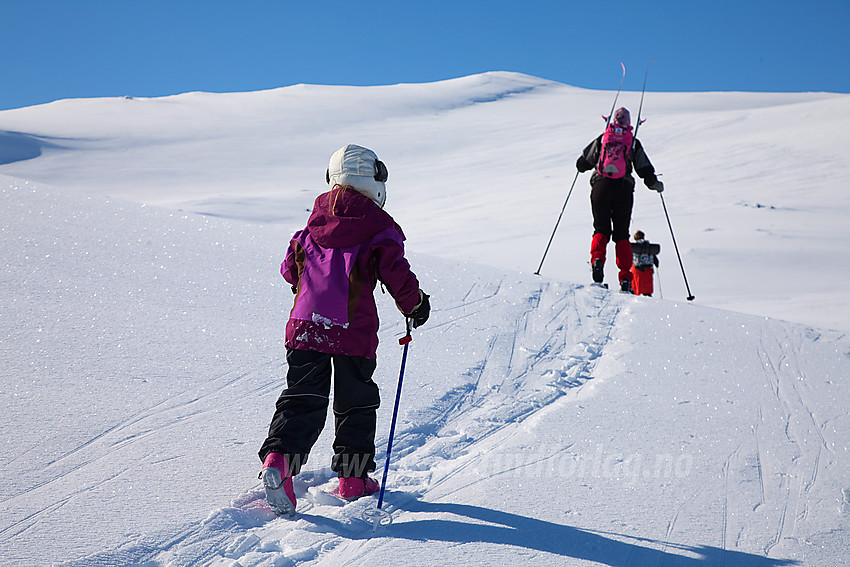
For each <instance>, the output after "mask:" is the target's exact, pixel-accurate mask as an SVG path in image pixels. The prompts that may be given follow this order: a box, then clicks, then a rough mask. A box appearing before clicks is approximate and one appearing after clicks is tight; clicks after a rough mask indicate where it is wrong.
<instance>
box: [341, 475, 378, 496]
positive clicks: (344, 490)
mask: <svg viewBox="0 0 850 567" xmlns="http://www.w3.org/2000/svg"><path fill="white" fill-rule="evenodd" d="M380 489H381V485H379V484H378V481H377V480H375V479H374V478H369V477H368V476H367V477H366V478H358V477H356V476H342V477H340V478H339V497H340V498H342V499H344V500H357V499H358V498H360V497H361V496H369V495H370V494H375V493H376V492H378V490H380Z"/></svg>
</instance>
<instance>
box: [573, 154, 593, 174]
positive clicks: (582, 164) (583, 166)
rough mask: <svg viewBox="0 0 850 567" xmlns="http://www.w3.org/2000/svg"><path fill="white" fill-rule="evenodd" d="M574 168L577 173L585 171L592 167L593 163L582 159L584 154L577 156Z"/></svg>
mask: <svg viewBox="0 0 850 567" xmlns="http://www.w3.org/2000/svg"><path fill="white" fill-rule="evenodd" d="M576 169H577V170H578V172H579V173H584V172H585V171H589V170H591V169H593V164H592V163H590V162H589V161H587V160H586V159H584V156H578V159H577V160H576Z"/></svg>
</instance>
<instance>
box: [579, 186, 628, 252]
mask: <svg viewBox="0 0 850 567" xmlns="http://www.w3.org/2000/svg"><path fill="white" fill-rule="evenodd" d="M634 199H635V195H634V187H633V186H631V185H630V184H628V183H626V181H625V180H624V179H607V178H604V177H601V178H600V179H599V180H598V181H597V182H596V183H594V184H593V187H592V188H591V191H590V206H591V210H592V211H593V233H594V234H604V235H605V236H607V237H609V238H611V240H613V241H614V242H618V241H620V240H628V238H629V224H631V221H632V207H633V205H634Z"/></svg>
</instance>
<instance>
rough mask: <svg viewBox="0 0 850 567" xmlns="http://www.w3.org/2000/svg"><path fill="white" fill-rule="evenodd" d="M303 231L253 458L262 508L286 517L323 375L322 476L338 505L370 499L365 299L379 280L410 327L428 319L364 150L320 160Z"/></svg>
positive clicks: (368, 301)
mask: <svg viewBox="0 0 850 567" xmlns="http://www.w3.org/2000/svg"><path fill="white" fill-rule="evenodd" d="M325 178H326V181H327V182H328V185H330V191H328V192H326V193H323V194H322V195H319V197H318V198H316V201H315V204H314V206H313V211H312V214H311V215H310V218H309V220H308V222H307V226H306V228H304V229H303V230H300V231H298V232H296V233H295V235H294V236H293V237H292V240H291V241H290V243H289V249H288V250H287V253H286V259H285V260H284V261H283V263H282V264H281V268H280V271H281V274H282V275H283V277H284V279H285V280H286V281H287V282H289V283H290V284H291V285H292V291H293V293H295V303H294V305H293V307H292V312H291V313H290V316H289V321H288V322H287V324H286V360H287V363H288V367H289V368H288V371H287V375H286V382H287V387H286V389H285V390H283V392H282V393H281V395H280V397H279V399H278V401H277V406H276V410H275V413H274V417H273V418H272V421H271V425H270V426H269V434H268V438H267V439H266V440H265V442H264V443H263V445H262V447H261V449H260V451H259V456H260V460H262V461H263V468H262V471H261V473H260V477H261V478H262V480H263V485H264V487H265V491H266V499H267V501H268V503H269V506H270V507H271V509H272V510H274V512H275V513H277V514H279V515H282V516H283V515H288V516H294V515H295V504H296V501H295V492H294V490H293V486H292V477H293V476H295V475H297V474H298V473H299V471H300V470H301V467H302V466H303V465H304V463H305V462H306V461H307V457H308V455H309V453H310V449H311V448H312V447H313V445H314V444H315V442H316V440H317V439H318V437H319V434H320V433H321V431H322V428H323V426H324V423H325V417H326V415H327V409H328V403H329V401H328V399H329V395H330V387H331V367H333V375H334V378H333V383H334V402H333V412H334V419H335V424H334V425H335V438H334V442H333V449H334V456H333V459H332V462H331V468H332V469H333V470H334V471H335V472H336V473H337V474H338V476H339V495H340V496H341V497H342V498H344V499H347V500H353V499H356V498H359V497H361V496H365V495H369V494H373V493H375V492H376V491H377V490H378V489H379V488H380V487H379V485H378V482H377V481H376V480H374V479H372V478H370V477H369V476H368V473H369V472H372V471H374V470H375V460H374V456H375V425H376V410H377V408H378V406H379V404H380V398H379V393H378V386H377V385H376V384H375V382H373V381H372V374H373V373H374V371H375V368H376V361H375V351H376V349H377V346H378V313H377V308H376V306H375V299H374V296H373V292H374V289H375V286H376V284H377V282H378V281H379V280H380V281H381V282H383V284H384V286H385V287H386V289H387V290H388V291H389V293H390V294H391V295H392V297H393V299H395V301H396V305H397V306H398V308H399V310H400V311H401V312H402V313H403V314H404V315H405V316H406V317H408V318H409V319H410V320H411V326H412V327H413V328H416V327H418V326H420V325H422V324H423V323H425V321H427V320H428V316H429V313H430V309H431V307H430V303H429V301H428V295H427V294H425V293H424V292H423V291H422V290H421V289H420V288H419V282H418V280H417V279H416V276H415V275H414V274H413V272H412V271H411V270H410V265H409V264H408V262H407V260H406V259H405V257H404V244H403V241H404V234H403V233H402V231H401V228H400V227H399V226H398V225H397V224H396V223H395V221H394V220H393V218H392V217H391V216H390V215H389V214H387V213H386V212H385V211H384V210H383V206H384V202H385V201H386V185H385V183H386V180H387V169H386V166H384V164H383V162H381V161H380V160H378V157H377V156H376V155H375V153H374V152H372V151H371V150H369V149H366V148H363V147H360V146H355V145H347V146H344V147H342V148H340V149H339V150H337V151H336V152H335V153H334V154H333V155H332V156H331V159H330V164H329V166H328V169H327V172H326V174H325Z"/></svg>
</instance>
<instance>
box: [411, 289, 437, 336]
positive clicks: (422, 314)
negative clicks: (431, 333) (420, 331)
mask: <svg viewBox="0 0 850 567" xmlns="http://www.w3.org/2000/svg"><path fill="white" fill-rule="evenodd" d="M419 297H420V298H421V299H420V300H419V305H417V306H416V307H415V308H414V309H413V311H411V312H410V313H408V314H407V316H408V317H410V326H411V327H413V328H414V329H415V328H417V327H420V326H422V325H424V324H425V321H427V320H428V316H429V315H431V302H430V301H428V298H429V297H430V295H428V294H427V293H425V292H424V291H422V290H421V289H420V290H419Z"/></svg>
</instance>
